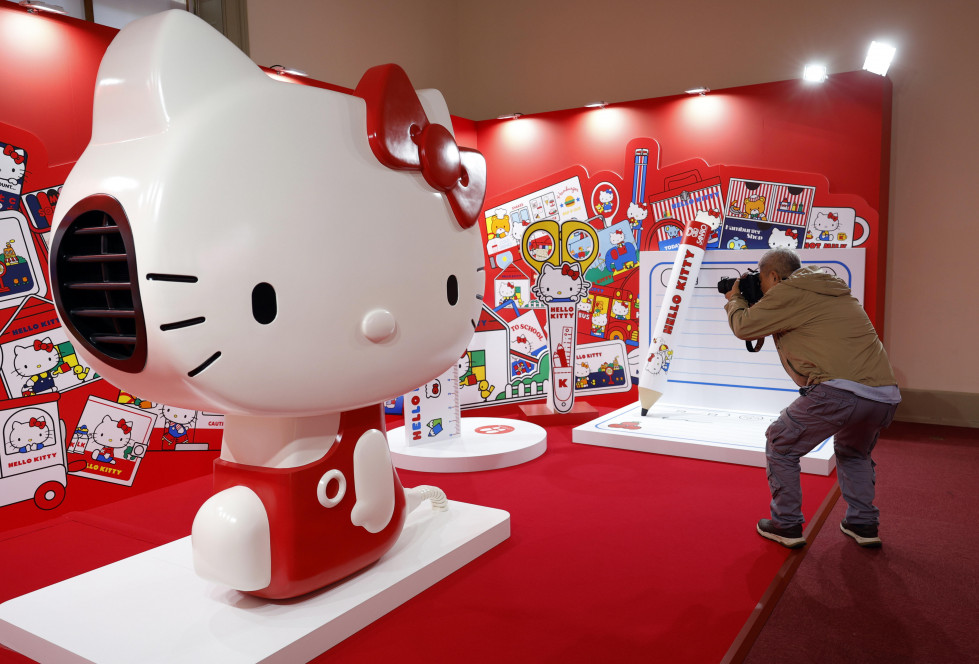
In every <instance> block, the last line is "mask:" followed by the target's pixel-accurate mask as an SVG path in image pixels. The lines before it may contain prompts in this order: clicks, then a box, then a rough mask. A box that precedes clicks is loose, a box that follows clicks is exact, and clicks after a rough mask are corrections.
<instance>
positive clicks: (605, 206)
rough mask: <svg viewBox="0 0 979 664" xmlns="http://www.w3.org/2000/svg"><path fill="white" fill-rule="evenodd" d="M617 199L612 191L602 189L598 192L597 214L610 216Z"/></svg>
mask: <svg viewBox="0 0 979 664" xmlns="http://www.w3.org/2000/svg"><path fill="white" fill-rule="evenodd" d="M614 198H615V192H614V191H612V190H611V189H602V190H601V191H599V192H598V203H596V204H595V212H598V213H599V214H608V213H610V212H611V211H612V201H613V199H614Z"/></svg>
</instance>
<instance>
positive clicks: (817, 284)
mask: <svg viewBox="0 0 979 664" xmlns="http://www.w3.org/2000/svg"><path fill="white" fill-rule="evenodd" d="M724 309H725V310H726V311H727V318H728V323H729V324H730V326H731V331H732V332H734V334H735V336H736V337H738V338H739V339H759V338H761V337H764V336H767V335H771V336H772V337H773V338H774V339H775V347H776V348H777V349H778V355H779V359H781V360H782V366H783V367H785V370H786V371H787V372H788V374H789V376H791V377H792V380H794V381H795V382H796V383H797V384H798V385H815V384H817V383H822V382H824V381H827V380H832V379H834V378H843V379H846V380H852V381H854V382H857V383H862V384H864V385H869V386H871V387H879V386H883V385H896V384H897V380H895V378H894V371H893V370H892V369H891V364H890V362H889V361H888V359H887V352H886V351H885V350H884V346H883V345H882V344H881V342H880V339H879V338H878V337H877V332H876V330H874V326H873V325H872V324H871V322H870V319H869V318H868V317H867V314H866V312H865V311H864V310H863V307H862V306H861V305H860V303H859V302H858V301H857V299H856V298H855V297H853V295H851V294H850V289H849V287H847V285H846V283H845V282H844V281H843V280H842V279H840V278H839V277H834V276H832V275H829V274H826V273H824V272H822V271H821V270H820V268H819V267H815V266H807V267H803V268H800V269H798V270H796V271H795V272H793V273H792V275H791V276H789V278H788V279H784V280H783V281H781V282H780V283H778V284H776V285H775V286H773V287H772V288H770V289H769V291H768V293H766V294H765V296H764V297H763V298H762V299H761V300H759V301H758V302H757V303H756V304H755V305H754V306H753V307H751V308H750V309H749V308H748V303H747V302H746V301H745V299H744V297H742V296H741V295H736V296H734V297H732V298H731V299H730V300H728V302H727V304H726V305H724Z"/></svg>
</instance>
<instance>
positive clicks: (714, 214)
mask: <svg viewBox="0 0 979 664" xmlns="http://www.w3.org/2000/svg"><path fill="white" fill-rule="evenodd" d="M696 220H697V221H699V222H700V223H702V224H707V225H708V226H710V229H711V230H712V231H716V230H717V229H718V228H719V227H720V225H721V211H720V210H717V209H711V210H697V216H696Z"/></svg>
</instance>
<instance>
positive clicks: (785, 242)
mask: <svg viewBox="0 0 979 664" xmlns="http://www.w3.org/2000/svg"><path fill="white" fill-rule="evenodd" d="M793 234H796V235H797V234H798V231H794V230H788V229H786V230H782V229H780V228H773V229H772V234H771V235H770V236H769V237H768V246H769V247H771V248H772V249H775V248H777V247H788V248H790V249H796V248H798V246H799V243H798V241H797V240H796V238H795V237H792V235H793Z"/></svg>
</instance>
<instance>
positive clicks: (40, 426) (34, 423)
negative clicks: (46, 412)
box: [30, 417, 47, 429]
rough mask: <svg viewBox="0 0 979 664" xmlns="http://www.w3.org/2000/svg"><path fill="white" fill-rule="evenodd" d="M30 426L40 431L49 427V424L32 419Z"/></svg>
mask: <svg viewBox="0 0 979 664" xmlns="http://www.w3.org/2000/svg"><path fill="white" fill-rule="evenodd" d="M30 426H32V427H37V428H38V429H43V428H44V427H46V426H47V423H46V422H45V421H44V420H39V419H37V418H36V417H32V418H31V421H30Z"/></svg>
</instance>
